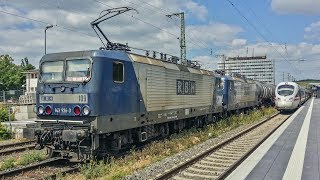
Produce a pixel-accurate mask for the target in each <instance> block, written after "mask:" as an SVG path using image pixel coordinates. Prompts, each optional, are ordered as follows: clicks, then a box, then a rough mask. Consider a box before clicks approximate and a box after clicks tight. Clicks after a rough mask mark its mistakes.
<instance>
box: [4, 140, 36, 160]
mask: <svg viewBox="0 0 320 180" xmlns="http://www.w3.org/2000/svg"><path fill="white" fill-rule="evenodd" d="M34 143H35V141H26V142H18V143H11V144H4V145H1V146H0V156H1V155H7V154H11V153H14V152H21V151H24V150H27V149H34V148H35V144H34Z"/></svg>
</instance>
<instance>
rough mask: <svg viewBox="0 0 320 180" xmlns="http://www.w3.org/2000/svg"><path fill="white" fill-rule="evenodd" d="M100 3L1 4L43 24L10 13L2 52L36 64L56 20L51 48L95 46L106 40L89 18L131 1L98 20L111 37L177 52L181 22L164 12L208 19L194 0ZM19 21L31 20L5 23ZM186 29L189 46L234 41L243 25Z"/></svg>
mask: <svg viewBox="0 0 320 180" xmlns="http://www.w3.org/2000/svg"><path fill="white" fill-rule="evenodd" d="M100 2H102V4H101V3H97V2H95V1H92V0H83V1H81V2H79V1H76V0H70V1H44V0H30V1H28V2H24V1H23V2H21V1H20V0H12V1H7V3H6V4H5V5H6V6H1V8H2V9H3V10H4V11H8V12H13V13H15V14H19V15H22V16H25V17H27V18H32V19H36V20H39V21H42V22H44V23H38V22H33V21H28V20H25V19H20V18H18V17H14V16H9V15H6V16H5V19H6V21H4V23H3V24H2V25H1V26H0V42H1V43H0V52H1V53H6V54H10V55H11V56H13V58H15V59H21V58H23V57H28V58H29V59H30V62H31V63H33V64H37V63H38V60H39V58H40V57H41V56H42V55H43V52H44V51H43V49H44V47H43V46H44V43H43V42H44V27H45V26H46V25H47V24H53V25H56V24H57V25H58V26H54V27H53V28H51V29H49V30H48V31H47V52H49V53H50V52H60V51H74V50H85V49H97V48H99V47H101V46H102V44H101V42H100V40H99V39H98V38H97V37H96V35H95V33H94V31H93V30H92V28H91V26H90V22H91V21H92V20H94V19H95V18H97V17H98V15H99V14H100V12H101V11H102V10H105V9H109V8H111V7H120V6H131V7H133V8H135V9H137V10H138V11H139V13H138V14H137V13H136V12H134V11H131V12H127V13H124V14H122V15H120V16H117V17H115V18H112V19H109V20H107V21H105V22H103V23H101V24H100V27H101V29H102V30H103V31H104V33H105V34H106V35H107V37H108V38H109V40H111V41H113V42H120V43H128V44H129V46H133V47H139V48H144V49H148V50H156V51H160V52H164V53H168V54H173V55H176V56H179V52H180V47H179V39H177V38H178V37H179V36H180V32H179V30H180V29H179V25H177V24H176V22H173V21H172V20H169V19H168V18H167V17H166V16H165V14H170V13H174V12H181V11H185V12H187V15H188V14H190V13H191V14H192V15H193V16H196V17H197V18H198V19H201V20H204V19H205V18H206V17H207V13H208V11H207V8H206V7H205V6H203V5H201V4H199V3H196V2H194V1H193V0H187V1H183V0H176V1H171V0H164V1H158V0H151V1H145V3H142V1H141V0H132V1H130V2H131V3H129V2H128V1H120V2H119V1H116V0H110V1H100ZM75 4H77V5H76V6H75ZM88 4H90V5H88ZM168 7H169V8H168ZM21 22H27V23H29V24H28V26H27V29H23V28H13V30H10V31H8V30H7V29H8V28H6V27H15V26H21ZM145 22H147V23H145ZM153 25H155V26H156V27H154V26H153ZM158 27H160V28H161V29H162V30H160V29H159V28H158ZM186 29H187V34H188V36H187V37H186V41H187V48H188V51H189V50H194V49H201V48H203V47H205V46H206V47H209V46H217V45H218V46H223V45H230V44H231V43H232V40H233V39H235V38H236V36H237V35H238V33H239V32H241V31H242V28H241V27H239V26H235V25H230V24H224V23H221V22H210V23H208V24H203V25H190V26H187V27H186ZM86 34H87V35H86ZM8 47H10V48H8Z"/></svg>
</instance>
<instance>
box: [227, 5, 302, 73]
mask: <svg viewBox="0 0 320 180" xmlns="http://www.w3.org/2000/svg"><path fill="white" fill-rule="evenodd" d="M227 1H228V2H229V4H230V5H231V6H232V7H233V8H234V9H235V10H236V12H237V13H238V14H239V15H240V16H241V17H242V18H243V19H245V21H246V22H247V23H248V24H249V25H250V26H251V27H252V28H253V29H254V31H256V33H257V34H258V35H259V36H261V37H262V38H263V39H264V40H265V41H266V42H267V43H268V44H269V45H270V46H271V47H272V48H273V50H274V51H275V52H277V53H279V55H280V56H281V57H283V58H284V59H285V60H286V61H287V62H288V63H289V64H290V66H291V67H292V68H293V70H294V71H295V72H297V71H298V69H297V68H296V67H295V66H294V65H293V64H292V63H290V62H289V60H288V59H287V58H286V57H285V56H283V54H281V53H280V52H279V51H278V49H276V48H275V47H274V46H273V44H272V43H271V42H270V41H269V40H268V39H267V38H266V37H265V36H264V35H263V34H262V33H261V32H260V31H259V30H258V29H257V27H256V26H255V25H254V24H253V23H252V22H251V21H249V19H248V18H247V17H246V16H245V15H244V14H243V13H242V12H241V11H240V10H239V9H238V8H237V7H236V6H235V4H234V3H233V2H231V1H230V0H227Z"/></svg>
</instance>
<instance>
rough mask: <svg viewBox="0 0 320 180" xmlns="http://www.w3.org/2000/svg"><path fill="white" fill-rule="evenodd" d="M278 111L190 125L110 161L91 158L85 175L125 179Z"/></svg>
mask: <svg viewBox="0 0 320 180" xmlns="http://www.w3.org/2000/svg"><path fill="white" fill-rule="evenodd" d="M276 112H277V111H276V110H275V109H274V108H262V109H260V110H255V111H253V112H251V113H250V114H249V115H244V114H241V115H234V116H231V117H228V118H226V119H223V120H220V121H219V122H217V123H214V124H212V125H209V126H207V127H205V128H203V129H195V128H194V129H189V130H186V131H183V132H182V133H179V134H173V135H171V136H170V138H169V139H167V140H164V141H160V142H159V141H154V142H152V143H150V144H148V145H146V146H145V148H143V149H142V150H131V151H130V152H129V153H128V155H126V156H125V157H123V158H120V159H114V158H111V159H110V162H109V163H104V162H102V161H100V162H96V161H91V162H90V163H88V164H85V165H82V166H81V167H80V169H81V171H80V172H81V176H82V177H77V178H85V179H96V178H99V177H100V178H103V179H107V180H108V179H121V178H123V177H125V176H127V175H129V174H131V173H132V172H134V171H136V170H138V169H142V168H144V167H146V166H148V165H150V164H152V163H155V162H157V161H160V160H162V159H164V158H166V157H168V156H172V155H174V154H176V153H179V152H181V151H184V150H186V149H188V148H190V147H192V146H194V145H196V144H199V143H201V142H204V141H206V140H208V139H210V138H213V137H217V136H219V135H221V134H223V133H225V132H228V131H230V130H232V129H235V128H237V127H239V126H241V125H245V124H250V123H253V122H255V121H257V120H260V119H261V118H262V117H267V116H271V115H273V114H274V113H276Z"/></svg>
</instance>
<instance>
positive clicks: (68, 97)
mask: <svg viewBox="0 0 320 180" xmlns="http://www.w3.org/2000/svg"><path fill="white" fill-rule="evenodd" d="M39 99H40V100H39V101H40V103H54V104H87V103H88V94H41V95H40V96H39Z"/></svg>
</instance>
